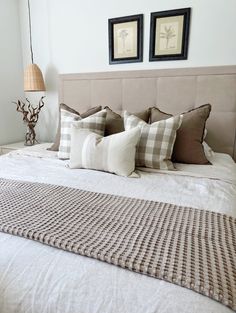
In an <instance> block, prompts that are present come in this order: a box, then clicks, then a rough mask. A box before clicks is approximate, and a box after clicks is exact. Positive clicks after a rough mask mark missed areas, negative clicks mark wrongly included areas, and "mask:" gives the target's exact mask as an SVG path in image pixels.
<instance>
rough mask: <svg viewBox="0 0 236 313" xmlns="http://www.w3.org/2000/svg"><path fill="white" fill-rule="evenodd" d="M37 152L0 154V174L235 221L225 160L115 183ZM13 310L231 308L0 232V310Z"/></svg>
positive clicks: (219, 311) (233, 169) (231, 177)
mask: <svg viewBox="0 0 236 313" xmlns="http://www.w3.org/2000/svg"><path fill="white" fill-rule="evenodd" d="M35 149H36V150H35ZM44 149H45V145H43V146H38V147H37V148H34V149H33V150H34V151H33V153H32V152H31V149H27V150H22V151H21V152H14V153H12V154H10V155H5V156H2V157H0V177H1V178H10V179H17V180H26V181H33V182H45V183H52V184H59V185H65V186H71V187H76V188H81V189H86V190H92V191H98V192H104V193H113V194H119V195H126V196H130V197H138V198H142V199H151V200H156V201H164V202H169V203H175V204H178V205H187V206H192V207H196V208H202V209H206V210H212V211H216V212H224V213H226V214H230V215H232V216H235V217H236V178H235V177H236V165H235V164H234V162H233V161H232V159H231V158H230V157H228V156H226V155H221V154H215V155H214V156H213V157H212V160H211V161H212V162H213V167H212V166H208V165H207V166H204V167H198V169H197V167H195V166H184V165H179V170H181V173H180V172H173V173H170V172H169V173H164V172H162V173H160V172H157V173H148V172H141V171H140V172H139V173H140V178H123V177H118V176H115V175H112V174H107V173H102V172H96V171H89V170H71V169H68V168H66V167H65V162H64V161H60V160H58V159H56V157H55V153H53V152H49V151H47V152H45V150H44ZM214 169H215V170H214ZM226 173H227V174H226ZM189 175H190V176H189ZM201 176H203V177H204V178H201ZM220 176H222V177H220ZM207 177H208V178H207ZM210 177H213V179H212V178H210ZM221 178H222V180H221ZM32 197H33V195H32ZM13 312H14V313H95V312H96V313H154V312H155V313H156V312H160V313H171V312H173V313H195V312H201V313H202V312H204V313H213V312H214V313H227V312H231V310H229V309H228V308H226V307H224V306H223V305H221V304H219V303H217V302H216V301H214V300H211V299H208V298H207V297H204V296H202V295H200V294H197V293H195V292H193V291H190V290H188V289H185V288H182V287H179V286H175V285H173V284H170V283H167V282H164V281H160V280H157V279H154V278H149V277H147V276H144V275H141V274H136V273H133V272H130V271H128V270H124V269H121V268H118V267H116V266H112V265H109V264H106V263H103V262H100V261H97V260H94V259H90V258H86V257H82V256H78V255H75V254H72V253H68V252H64V251H61V250H58V249H55V248H51V247H48V246H46V245H43V244H41V243H37V242H33V241H30V240H26V239H23V238H19V237H15V236H11V235H8V234H3V233H0V313H13Z"/></svg>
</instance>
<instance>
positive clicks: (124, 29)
mask: <svg viewBox="0 0 236 313" xmlns="http://www.w3.org/2000/svg"><path fill="white" fill-rule="evenodd" d="M108 31H109V63H110V64H119V63H131V62H142V61H143V14H139V15H132V16H125V17H118V18H112V19H109V20H108Z"/></svg>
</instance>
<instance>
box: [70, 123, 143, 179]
mask: <svg viewBox="0 0 236 313" xmlns="http://www.w3.org/2000/svg"><path fill="white" fill-rule="evenodd" d="M139 138H140V129H139V128H138V127H136V128H133V129H131V130H129V131H124V132H121V133H118V134H114V135H111V136H107V137H102V136H100V135H98V134H95V133H93V132H91V131H88V130H81V129H79V128H78V127H77V123H74V124H72V127H71V152H70V161H69V167H70V168H89V169H95V170H101V171H106V172H110V173H115V174H117V175H120V176H130V175H131V174H132V173H133V171H134V169H135V153H136V145H137V143H138V141H139Z"/></svg>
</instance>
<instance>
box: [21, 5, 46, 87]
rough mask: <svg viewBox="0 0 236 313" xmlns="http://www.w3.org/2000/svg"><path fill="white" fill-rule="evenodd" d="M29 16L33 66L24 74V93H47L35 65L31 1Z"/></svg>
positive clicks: (38, 69) (27, 68) (41, 75)
mask: <svg viewBox="0 0 236 313" xmlns="http://www.w3.org/2000/svg"><path fill="white" fill-rule="evenodd" d="M28 15H29V35H30V53H31V62H32V64H30V65H28V66H27V67H26V69H25V73H24V91H27V92H35V91H36V92H38V91H45V90H46V89H45V84H44V79H43V74H42V72H41V70H40V68H39V67H38V65H37V64H35V63H34V54H33V45H32V30H31V12H30V1H29V0H28Z"/></svg>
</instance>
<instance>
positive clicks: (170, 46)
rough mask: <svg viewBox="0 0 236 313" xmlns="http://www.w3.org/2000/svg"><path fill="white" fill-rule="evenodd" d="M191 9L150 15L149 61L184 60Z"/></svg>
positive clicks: (185, 57)
mask: <svg viewBox="0 0 236 313" xmlns="http://www.w3.org/2000/svg"><path fill="white" fill-rule="evenodd" d="M190 13H191V8H184V9H178V10H171V11H162V12H155V13H151V25H150V47H149V60H150V61H165V60H185V59H187V57H188V39H189V26H190Z"/></svg>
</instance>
